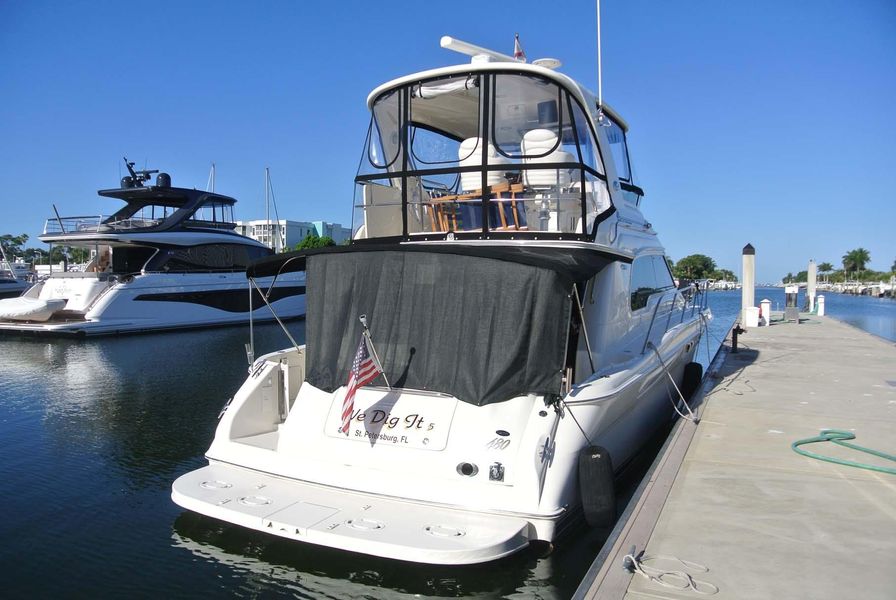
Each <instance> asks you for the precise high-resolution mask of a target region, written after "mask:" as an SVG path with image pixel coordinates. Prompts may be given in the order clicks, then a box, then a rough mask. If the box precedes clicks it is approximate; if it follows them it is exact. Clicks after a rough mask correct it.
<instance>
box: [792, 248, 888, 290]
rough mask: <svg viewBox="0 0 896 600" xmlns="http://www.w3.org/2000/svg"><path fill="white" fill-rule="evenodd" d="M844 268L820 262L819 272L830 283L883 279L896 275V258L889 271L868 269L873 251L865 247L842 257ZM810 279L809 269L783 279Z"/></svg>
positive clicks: (795, 280) (803, 280) (800, 280)
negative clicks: (836, 267)
mask: <svg viewBox="0 0 896 600" xmlns="http://www.w3.org/2000/svg"><path fill="white" fill-rule="evenodd" d="M841 261H842V263H841V264H842V265H843V268H842V269H835V268H834V265H833V264H831V263H829V262H822V263H818V274H819V275H820V276H821V277H822V279H823V281H826V282H829V283H844V282H846V281H883V280H887V279H889V278H890V277H892V276H894V275H896V259H894V260H893V265H892V266H891V267H890V270H889V271H874V270H870V269H866V268H865V266H866V265H867V263H869V262H871V253H870V252H868V250H866V249H865V248H856V249H854V250H850V251H849V252H847V253H846V254H844V255H843V256H842V257H841ZM808 280H809V272H808V271H800V272H799V273H797V274H796V275H794V274H793V273H788V274H787V275H785V276H784V277H783V279H782V281H783V282H784V283H800V282H806V281H808Z"/></svg>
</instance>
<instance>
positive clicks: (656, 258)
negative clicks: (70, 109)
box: [630, 255, 675, 310]
mask: <svg viewBox="0 0 896 600" xmlns="http://www.w3.org/2000/svg"><path fill="white" fill-rule="evenodd" d="M674 286H675V284H674V282H673V280H672V274H671V273H670V272H669V265H668V264H667V263H666V259H665V258H664V257H663V256H660V255H651V256H641V257H639V258H636V259H635V261H634V262H633V263H632V279H631V288H630V289H631V297H632V310H639V309H642V308H644V307H645V306H647V301H648V300H649V299H650V296H652V295H653V294H655V293H657V292H662V291H664V290H667V289H670V288H672V287H674Z"/></svg>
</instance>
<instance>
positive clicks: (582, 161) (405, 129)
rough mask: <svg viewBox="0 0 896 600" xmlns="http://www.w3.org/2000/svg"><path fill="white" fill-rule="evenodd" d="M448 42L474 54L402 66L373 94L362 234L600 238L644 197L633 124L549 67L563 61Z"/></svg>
mask: <svg viewBox="0 0 896 600" xmlns="http://www.w3.org/2000/svg"><path fill="white" fill-rule="evenodd" d="M441 45H442V46H443V47H445V48H448V49H451V50H455V51H457V52H460V53H462V54H465V55H468V56H471V57H472V60H471V63H470V64H464V65H457V66H452V67H444V68H439V69H433V70H429V71H425V72H422V73H417V74H413V75H408V76H406V77H401V78H399V79H396V80H394V81H392V82H389V83H386V84H384V85H382V86H380V87H378V88H377V89H376V90H374V91H373V92H372V93H371V95H370V96H369V98H368V104H369V106H370V110H371V113H372V115H371V122H370V127H369V129H368V132H367V139H366V143H365V146H364V151H363V155H362V157H361V161H360V165H359V170H358V173H357V176H356V177H355V183H356V190H355V199H354V210H353V239H354V241H356V242H360V241H364V240H371V239H378V240H382V239H383V238H392V239H393V240H403V241H429V240H454V239H470V240H473V239H478V240H493V241H494V240H501V239H539V240H576V241H581V242H589V241H594V240H595V236H596V235H597V227H598V224H599V223H600V222H601V221H603V220H605V219H606V218H607V217H609V216H610V215H611V214H613V210H614V209H615V208H616V206H615V205H614V203H616V202H618V201H623V200H625V201H629V202H632V203H633V204H634V205H637V203H638V201H639V199H640V194H641V193H642V192H641V191H640V188H637V187H636V186H634V184H633V183H632V182H631V175H630V169H629V167H628V155H627V150H626V148H625V126H624V123H623V122H622V120H621V119H620V118H618V117H617V116H616V115H615V113H612V112H610V111H608V113H607V114H608V117H607V122H606V126H599V125H598V116H599V114H602V113H600V112H599V107H598V106H597V104H596V102H595V99H594V97H593V96H592V95H591V94H590V93H589V92H587V90H585V89H584V88H582V86H580V85H579V84H578V83H576V82H575V81H573V80H572V79H570V78H569V77H567V76H566V75H563V74H560V73H557V72H556V71H553V70H552V69H551V68H550V67H555V66H557V65H559V61H556V60H553V59H551V60H550V61H548V60H545V61H535V63H533V64H528V63H526V62H525V58H524V55H523V54H522V50H521V49H519V50H518V51H515V54H518V55H519V57H514V56H509V55H506V54H501V53H499V52H495V51H492V50H488V49H486V48H481V47H479V46H476V45H473V44H469V43H467V42H461V41H459V40H455V39H454V38H451V37H448V36H445V37H443V38H442V40H441ZM601 125H603V123H601ZM608 172H609V173H610V175H608ZM609 177H614V182H613V185H614V189H616V190H621V191H620V192H619V194H616V193H615V192H614V193H612V194H611V192H610V190H609V187H608V181H609V179H608V178H609ZM617 181H618V184H619V185H618V186H617V185H616V184H617ZM625 186H628V187H625ZM627 193H632V194H634V199H633V200H629V199H628V198H626V197H625V194H627Z"/></svg>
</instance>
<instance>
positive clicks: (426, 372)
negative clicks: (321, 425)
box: [305, 250, 572, 405]
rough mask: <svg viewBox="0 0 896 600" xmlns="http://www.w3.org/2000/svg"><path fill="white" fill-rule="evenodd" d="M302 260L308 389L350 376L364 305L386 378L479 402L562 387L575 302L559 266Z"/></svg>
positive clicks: (420, 255) (386, 255) (330, 256)
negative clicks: (304, 278)
mask: <svg viewBox="0 0 896 600" xmlns="http://www.w3.org/2000/svg"><path fill="white" fill-rule="evenodd" d="M306 260H307V264H306V277H307V279H306V287H307V295H306V303H307V304H306V305H307V320H306V376H305V378H306V380H307V381H308V382H309V383H310V384H312V385H314V386H315V387H318V388H320V389H323V390H325V391H328V392H332V391H334V390H336V389H337V388H338V387H339V386H341V385H345V384H346V382H347V381H348V376H349V369H350V367H351V363H352V360H353V359H354V356H355V352H356V351H357V348H358V345H359V342H360V340H361V332H362V326H361V323H360V321H359V316H360V315H362V314H363V315H367V320H368V325H369V327H370V332H371V336H372V339H373V342H374V345H375V347H376V350H377V352H378V354H379V356H380V359H381V361H382V364H383V368H384V370H385V373H386V376H387V377H388V379H389V382H390V383H391V384H392V385H393V386H394V387H403V388H410V389H420V390H430V391H435V392H442V393H446V394H451V395H452V396H455V397H457V398H458V399H460V400H462V401H464V402H469V403H472V404H476V405H484V404H490V403H495V402H501V401H503V400H508V399H510V398H513V397H515V396H519V395H523V394H527V393H536V394H556V393H558V392H559V390H560V383H561V374H562V370H563V365H564V360H565V352H566V342H567V335H568V333H569V320H570V311H571V307H572V299H571V296H570V294H571V288H572V283H571V281H570V280H569V278H568V277H565V276H564V275H563V274H561V273H558V272H557V271H555V270H552V269H549V268H545V267H540V266H534V265H531V264H522V263H517V262H511V261H506V260H497V259H494V258H483V257H477V256H469V255H457V254H450V253H441V252H432V253H430V252H419V251H415V252H404V251H401V250H391V251H389V250H377V251H368V252H346V253H321V254H313V255H309V256H307V259H306ZM374 384H375V385H385V382H384V381H383V380H382V378H379V379H378V380H377V381H376V382H374Z"/></svg>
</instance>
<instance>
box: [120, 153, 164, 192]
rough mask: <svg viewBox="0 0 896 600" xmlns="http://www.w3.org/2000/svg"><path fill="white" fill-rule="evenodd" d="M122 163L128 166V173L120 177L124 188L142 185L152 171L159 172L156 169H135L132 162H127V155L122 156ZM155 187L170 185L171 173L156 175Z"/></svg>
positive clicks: (148, 178) (150, 175)
mask: <svg viewBox="0 0 896 600" xmlns="http://www.w3.org/2000/svg"><path fill="white" fill-rule="evenodd" d="M124 164H125V166H126V167H127V168H128V173H130V175H127V176H125V177H122V178H121V187H122V188H125V189H127V188H136V187H143V183H144V182H146V181H149V180H150V178H151V177H152V174H153V173H159V170H158V169H152V170H149V169H143V170H142V171H135V170H134V163H133V162H129V161H128V157H127V156H125V157H124ZM156 187H166V188H169V187H171V175H169V174H168V173H159V176H158V177H156Z"/></svg>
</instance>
